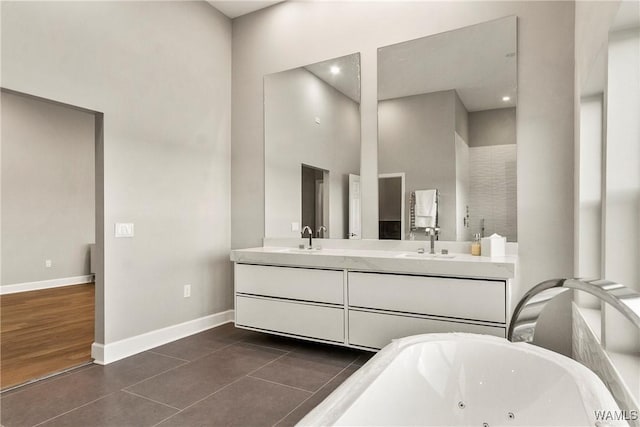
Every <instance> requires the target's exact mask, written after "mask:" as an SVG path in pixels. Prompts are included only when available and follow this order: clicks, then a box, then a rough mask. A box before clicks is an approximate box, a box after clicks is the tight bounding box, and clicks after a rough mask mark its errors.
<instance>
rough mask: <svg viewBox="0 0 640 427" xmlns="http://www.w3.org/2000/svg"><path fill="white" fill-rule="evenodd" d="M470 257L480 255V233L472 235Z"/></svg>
mask: <svg viewBox="0 0 640 427" xmlns="http://www.w3.org/2000/svg"><path fill="white" fill-rule="evenodd" d="M471 255H474V256H479V255H480V233H476V234H474V235H473V242H471Z"/></svg>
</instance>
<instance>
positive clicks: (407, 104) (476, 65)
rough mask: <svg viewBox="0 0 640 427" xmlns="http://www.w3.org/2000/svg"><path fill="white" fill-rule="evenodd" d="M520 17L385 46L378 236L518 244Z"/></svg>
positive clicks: (381, 69) (380, 60)
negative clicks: (433, 233)
mask: <svg viewBox="0 0 640 427" xmlns="http://www.w3.org/2000/svg"><path fill="white" fill-rule="evenodd" d="M517 56H518V52H517V18H516V17H515V16H510V17H506V18H502V19H498V20H495V21H490V22H486V23H482V24H478V25H473V26H470V27H465V28H461V29H458V30H453V31H449V32H446V33H441V34H436V35H433V36H429V37H423V38H420V39H416V40H411V41H407V42H404V43H399V44H395V45H391V46H387V47H383V48H380V49H379V50H378V150H379V151H378V159H379V160H378V173H379V197H378V199H379V237H380V239H408V238H418V239H420V238H424V234H425V229H426V228H427V227H438V228H439V230H440V231H439V239H440V240H450V241H468V240H471V239H472V238H473V236H474V235H475V234H476V233H478V234H481V235H482V236H488V235H490V234H492V233H498V234H500V235H503V236H506V237H507V240H508V241H517V223H516V219H517V215H516V145H515V144H516V107H517Z"/></svg>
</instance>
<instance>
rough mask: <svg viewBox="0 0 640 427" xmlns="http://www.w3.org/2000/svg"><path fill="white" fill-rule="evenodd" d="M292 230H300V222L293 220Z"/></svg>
mask: <svg viewBox="0 0 640 427" xmlns="http://www.w3.org/2000/svg"><path fill="white" fill-rule="evenodd" d="M291 231H300V223H299V222H292V223H291Z"/></svg>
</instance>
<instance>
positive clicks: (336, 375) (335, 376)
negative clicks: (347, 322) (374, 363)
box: [273, 362, 353, 427]
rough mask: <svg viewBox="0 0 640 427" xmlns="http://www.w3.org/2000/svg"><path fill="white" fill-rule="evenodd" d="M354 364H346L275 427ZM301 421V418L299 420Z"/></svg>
mask: <svg viewBox="0 0 640 427" xmlns="http://www.w3.org/2000/svg"><path fill="white" fill-rule="evenodd" d="M351 365H353V362H351V363H350V364H348V365H347V366H345V367H344V368H343V369H342V370H341V371H340V372H338V373H337V374H335V375H334V376H333V378H331V379H330V380H329V381H327V382H326V383H324V384H323V385H322V387H320V388H319V389H318V390H316V391H315V392H314V393H313V394H312V395H311V396H309V397H307V398H306V399H305V400H303V401H302V402H300V404H299V405H298V406H296V407H295V408H293V409H292V410H291V411H289V413H287V414H286V415H285V416H284V417H282V418H280V419H279V420H278V421H276V422H275V423H274V424H273V427H275V426H277V425H278V424H280V423H281V422H282V421H284V420H285V419H286V418H287V417H288V416H289V415H291V414H293V413H294V412H295V411H296V410H297V409H298V408H299V407H301V406H302V405H304V404H305V402H306V401H308V400H309V399H311V398H312V397H313V396H315V395H316V394H318V392H320V390H322V389H323V388H325V387H326V386H327V385H328V384H329V383H330V382H331V381H333V380H335V379H336V378H337V377H338V376H339V375H340V374H342V373H343V372H344V371H346V370H347V368H349V366H351ZM298 421H299V420H298Z"/></svg>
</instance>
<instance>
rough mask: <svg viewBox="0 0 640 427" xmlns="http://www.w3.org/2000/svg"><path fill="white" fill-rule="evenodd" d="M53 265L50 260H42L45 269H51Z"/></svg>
mask: <svg viewBox="0 0 640 427" xmlns="http://www.w3.org/2000/svg"><path fill="white" fill-rule="evenodd" d="M52 265H53V262H51V260H50V259H45V260H44V266H45V267H47V268H51V266H52Z"/></svg>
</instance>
